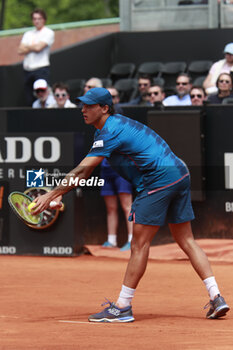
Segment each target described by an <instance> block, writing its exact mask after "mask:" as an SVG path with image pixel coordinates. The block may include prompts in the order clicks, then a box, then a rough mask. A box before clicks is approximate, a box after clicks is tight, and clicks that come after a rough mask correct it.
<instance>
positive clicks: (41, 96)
mask: <svg viewBox="0 0 233 350" xmlns="http://www.w3.org/2000/svg"><path fill="white" fill-rule="evenodd" d="M33 90H34V93H35V95H36V97H37V100H36V101H34V102H33V104H32V108H48V107H49V106H50V105H52V104H55V103H56V101H55V99H54V97H53V95H52V93H51V90H50V88H49V87H48V84H47V81H46V80H44V79H38V80H36V81H35V82H34V84H33Z"/></svg>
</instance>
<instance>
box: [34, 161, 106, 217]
mask: <svg viewBox="0 0 233 350" xmlns="http://www.w3.org/2000/svg"><path fill="white" fill-rule="evenodd" d="M103 159H104V157H85V158H84V159H83V160H82V161H81V163H79V165H77V167H76V168H74V169H73V170H71V171H70V172H69V173H68V174H67V175H66V177H65V180H66V182H67V185H63V184H60V185H59V186H57V187H55V188H54V189H53V190H52V191H50V192H48V193H46V194H44V195H42V196H39V197H37V198H35V200H34V202H35V203H36V206H35V207H34V208H33V214H38V213H41V212H42V211H44V210H45V209H47V208H48V207H49V204H50V202H51V201H56V202H57V203H58V204H59V202H60V201H61V199H62V196H63V195H64V194H65V193H67V192H69V191H71V190H72V189H73V188H74V187H75V185H74V184H73V181H70V179H71V178H72V179H74V178H78V179H79V180H81V179H87V178H88V177H89V176H90V175H91V173H92V172H93V170H94V169H95V168H96V167H97V165H98V164H100V163H101V162H102V160H103ZM64 182H65V181H64ZM70 182H71V183H70Z"/></svg>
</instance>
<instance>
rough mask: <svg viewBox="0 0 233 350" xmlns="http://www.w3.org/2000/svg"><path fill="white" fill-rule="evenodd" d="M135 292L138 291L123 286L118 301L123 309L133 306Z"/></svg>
mask: <svg viewBox="0 0 233 350" xmlns="http://www.w3.org/2000/svg"><path fill="white" fill-rule="evenodd" d="M135 290H136V289H133V288H129V287H126V286H124V285H122V288H121V292H120V295H119V298H118V300H117V304H120V305H121V307H126V306H129V305H131V301H132V299H133V297H134V293H135Z"/></svg>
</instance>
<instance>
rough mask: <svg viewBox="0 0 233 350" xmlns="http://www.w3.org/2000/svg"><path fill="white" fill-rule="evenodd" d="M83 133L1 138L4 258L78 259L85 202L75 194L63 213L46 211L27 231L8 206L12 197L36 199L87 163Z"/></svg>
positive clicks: (0, 225) (0, 228)
mask: <svg viewBox="0 0 233 350" xmlns="http://www.w3.org/2000/svg"><path fill="white" fill-rule="evenodd" d="M83 139H84V137H83V134H81V133H68V132H66V133H23V135H22V134H9V133H8V134H0V254H17V255H20V254H35V255H67V256H70V255H74V254H76V253H77V252H78V250H79V249H80V248H81V246H82V203H81V202H82V197H77V196H76V192H75V191H71V192H70V193H69V194H67V195H66V196H65V197H64V210H63V211H59V210H47V211H45V213H44V216H43V220H42V222H41V224H40V225H37V226H31V227H30V226H27V225H26V224H25V223H24V222H22V221H20V220H19V219H18V218H17V217H16V215H15V214H14V213H13V212H12V211H11V209H10V207H9V205H8V201H7V198H8V195H9V193H11V192H13V191H20V192H25V193H26V194H28V195H29V196H31V197H32V198H35V197H36V196H38V195H41V194H43V193H46V191H49V190H51V189H52V188H53V186H55V185H56V184H57V183H58V182H59V181H61V180H62V179H63V178H64V176H65V175H66V173H67V172H68V171H70V170H71V169H72V168H73V167H74V166H75V163H76V162H78V161H80V160H81V159H82V157H83V154H82V152H83Z"/></svg>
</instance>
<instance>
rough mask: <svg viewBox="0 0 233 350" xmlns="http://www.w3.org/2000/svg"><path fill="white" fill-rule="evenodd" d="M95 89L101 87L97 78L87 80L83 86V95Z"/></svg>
mask: <svg viewBox="0 0 233 350" xmlns="http://www.w3.org/2000/svg"><path fill="white" fill-rule="evenodd" d="M95 87H103V84H102V81H101V80H100V79H99V78H95V77H93V78H90V79H89V80H87V81H86V83H85V86H84V94H85V93H86V92H87V91H88V90H90V89H92V88H95Z"/></svg>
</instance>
